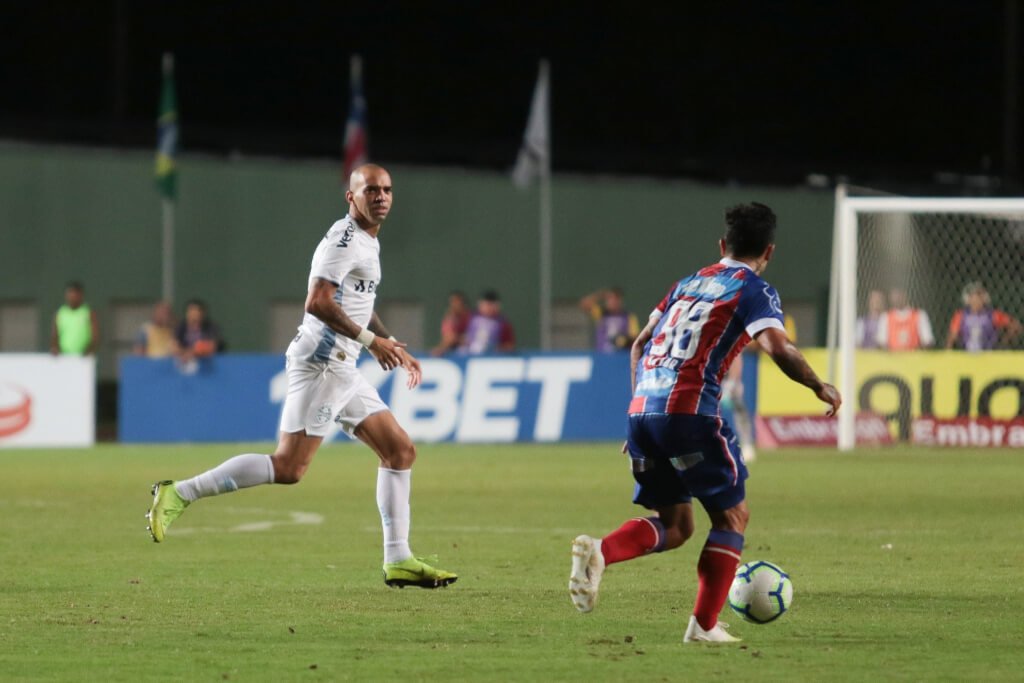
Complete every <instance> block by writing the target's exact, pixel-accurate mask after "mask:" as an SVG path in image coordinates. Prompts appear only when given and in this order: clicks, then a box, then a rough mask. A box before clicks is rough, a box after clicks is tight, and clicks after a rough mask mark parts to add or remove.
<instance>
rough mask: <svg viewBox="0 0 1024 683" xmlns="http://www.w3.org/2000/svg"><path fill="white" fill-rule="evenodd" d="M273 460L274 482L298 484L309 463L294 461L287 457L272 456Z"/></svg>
mask: <svg viewBox="0 0 1024 683" xmlns="http://www.w3.org/2000/svg"><path fill="white" fill-rule="evenodd" d="M273 461H274V483H275V484H298V483H299V482H300V481H301V480H302V476H303V475H304V474H305V473H306V470H307V469H309V465H307V464H306V463H300V462H295V461H293V460H290V459H288V458H281V457H278V456H274V457H273Z"/></svg>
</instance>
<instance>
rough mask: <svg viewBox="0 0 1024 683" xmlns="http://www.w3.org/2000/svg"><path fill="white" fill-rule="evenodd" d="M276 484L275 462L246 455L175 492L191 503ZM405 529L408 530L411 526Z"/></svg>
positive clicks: (258, 455)
mask: <svg viewBox="0 0 1024 683" xmlns="http://www.w3.org/2000/svg"><path fill="white" fill-rule="evenodd" d="M273 483H274V462H273V461H272V460H271V459H270V456H269V455H265V454H263V453H246V454H244V455H236V456H235V457H233V458H231V459H230V460H226V461H224V462H222V463H221V464H219V465H217V466H216V467H214V468H213V469H212V470H209V471H207V472H203V473H202V474H200V475H197V476H195V477H192V478H191V479H185V480H183V481H179V482H178V483H176V484H175V485H174V488H175V490H176V491H177V492H178V495H180V496H181V497H182V498H184V499H185V500H187V501H189V502H190V503H191V502H192V501H194V500H196V499H198V498H205V497H207V496H216V495H219V494H221V493H230V492H231V491H237V490H238V489H244V488H248V487H250V486H258V485H259V484H273ZM406 491H408V487H406ZM378 495H379V494H378ZM407 517H408V515H407ZM406 527H407V528H408V525H406Z"/></svg>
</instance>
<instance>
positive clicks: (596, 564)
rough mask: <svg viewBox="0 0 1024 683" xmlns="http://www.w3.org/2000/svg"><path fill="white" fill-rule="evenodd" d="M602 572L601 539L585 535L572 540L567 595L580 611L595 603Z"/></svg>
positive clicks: (589, 609)
mask: <svg viewBox="0 0 1024 683" xmlns="http://www.w3.org/2000/svg"><path fill="white" fill-rule="evenodd" d="M603 574H604V555H602V554H601V541H600V540H598V539H596V538H591V537H590V536H587V535H582V536H577V537H576V539H575V540H574V541H573V542H572V573H570V574H569V597H570V598H572V604H573V605H575V606H576V609H578V610H579V611H580V612H589V611H591V610H592V609H594V605H595V604H596V603H597V590H598V588H599V587H600V585H601V576H602V575H603Z"/></svg>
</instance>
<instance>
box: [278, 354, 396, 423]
mask: <svg viewBox="0 0 1024 683" xmlns="http://www.w3.org/2000/svg"><path fill="white" fill-rule="evenodd" d="M285 368H286V372H287V375H288V394H287V396H285V399H284V406H283V407H282V408H281V431H282V432H287V433H293V432H301V431H302V430H303V429H304V430H306V434H309V435H310V436H326V435H327V433H328V432H329V431H330V430H331V422H332V421H333V422H336V423H337V424H338V425H340V426H341V428H342V429H344V430H345V433H346V434H348V435H349V436H352V435H353V433H354V432H355V429H356V427H358V426H359V424H360V423H361V422H362V421H363V420H365V419H366V418H368V417H369V416H370V415H373V414H374V413H379V412H380V411H382V410H387V409H388V406H387V404H386V403H384V401H382V400H381V398H380V394H378V393H377V390H376V389H374V388H373V386H372V385H371V384H370V383H369V382H367V381H366V378H364V377H363V376H362V374H360V372H359V370H358V369H357V368H356V367H355V365H350V364H347V363H321V362H314V361H307V360H303V359H300V358H295V357H292V356H286V357H285Z"/></svg>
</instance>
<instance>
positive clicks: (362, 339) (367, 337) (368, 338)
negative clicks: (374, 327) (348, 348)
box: [356, 327, 377, 348]
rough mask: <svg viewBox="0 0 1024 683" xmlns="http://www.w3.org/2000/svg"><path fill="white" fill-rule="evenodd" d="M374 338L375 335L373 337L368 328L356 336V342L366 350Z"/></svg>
mask: <svg viewBox="0 0 1024 683" xmlns="http://www.w3.org/2000/svg"><path fill="white" fill-rule="evenodd" d="M376 338H377V335H375V334H374V333H373V332H370V330H369V328H366V327H364V328H363V329H362V331H361V332H360V333H359V334H357V335H356V341H357V342H359V343H360V344H362V345H363V346H365V347H366V348H370V344H372V343H373V340H374V339H376Z"/></svg>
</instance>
